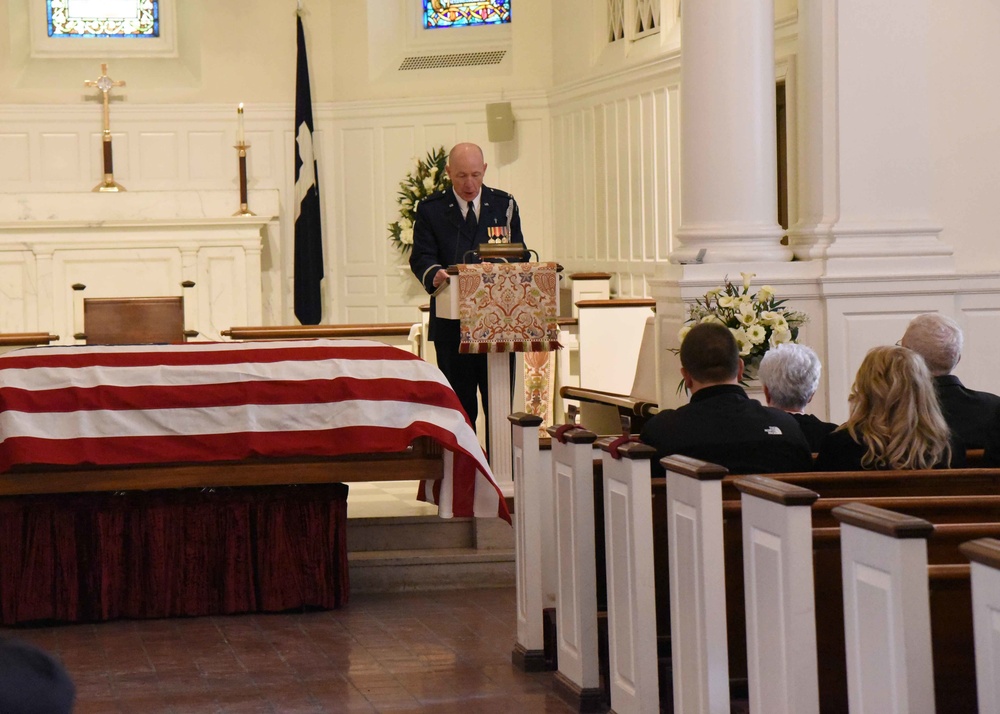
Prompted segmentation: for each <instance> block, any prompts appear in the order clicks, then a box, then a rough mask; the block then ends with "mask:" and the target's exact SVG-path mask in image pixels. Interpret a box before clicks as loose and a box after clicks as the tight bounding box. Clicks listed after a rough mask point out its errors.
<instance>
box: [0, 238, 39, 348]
mask: <svg viewBox="0 0 1000 714" xmlns="http://www.w3.org/2000/svg"><path fill="white" fill-rule="evenodd" d="M30 265H31V254H30V253H28V252H17V253H14V252H12V253H2V254H0V332H35V331H37V329H38V328H37V326H36V321H35V320H33V319H31V316H30V307H29V306H28V304H27V294H28V291H27V290H26V289H25V286H26V283H27V282H28V270H29V269H30Z"/></svg>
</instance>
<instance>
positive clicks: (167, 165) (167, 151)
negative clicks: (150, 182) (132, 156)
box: [139, 131, 180, 179]
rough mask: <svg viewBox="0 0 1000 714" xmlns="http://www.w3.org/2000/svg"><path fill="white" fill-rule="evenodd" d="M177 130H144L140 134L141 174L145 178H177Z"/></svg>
mask: <svg viewBox="0 0 1000 714" xmlns="http://www.w3.org/2000/svg"><path fill="white" fill-rule="evenodd" d="M177 143H178V142H177V134H176V133H175V132H172V131H171V132H152V131H149V132H147V131H144V132H141V133H140V134H139V175H140V176H142V178H143V179H177V178H179V176H178V174H177V157H178V155H179V154H180V152H179V151H178V147H177Z"/></svg>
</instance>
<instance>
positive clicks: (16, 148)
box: [0, 134, 31, 181]
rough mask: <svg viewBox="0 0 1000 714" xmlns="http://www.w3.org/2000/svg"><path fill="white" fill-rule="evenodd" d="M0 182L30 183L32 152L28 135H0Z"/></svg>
mask: <svg viewBox="0 0 1000 714" xmlns="http://www.w3.org/2000/svg"><path fill="white" fill-rule="evenodd" d="M0 156H2V157H3V161H0V181H28V180H29V179H30V178H31V152H30V144H29V142H28V135H27V134H0Z"/></svg>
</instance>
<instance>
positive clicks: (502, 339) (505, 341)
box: [458, 263, 559, 353]
mask: <svg viewBox="0 0 1000 714" xmlns="http://www.w3.org/2000/svg"><path fill="white" fill-rule="evenodd" d="M556 269H557V266H556V264H555V263H478V264H471V265H459V266H458V312H459V320H460V321H461V323H460V325H461V327H460V329H461V343H460V344H459V351H460V352H463V353H480V352H544V351H548V350H554V349H558V348H559V326H558V324H557V322H556V317H557V314H556V313H557V311H556V305H557V302H556V287H557V281H558V275H557V273H556Z"/></svg>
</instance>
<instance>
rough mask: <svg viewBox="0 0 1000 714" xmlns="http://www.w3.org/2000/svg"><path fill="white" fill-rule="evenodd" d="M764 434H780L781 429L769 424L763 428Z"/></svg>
mask: <svg viewBox="0 0 1000 714" xmlns="http://www.w3.org/2000/svg"><path fill="white" fill-rule="evenodd" d="M764 433H765V434H770V435H771V436H781V429H780V428H779V427H776V426H769V427H767V428H766V429H764Z"/></svg>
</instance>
